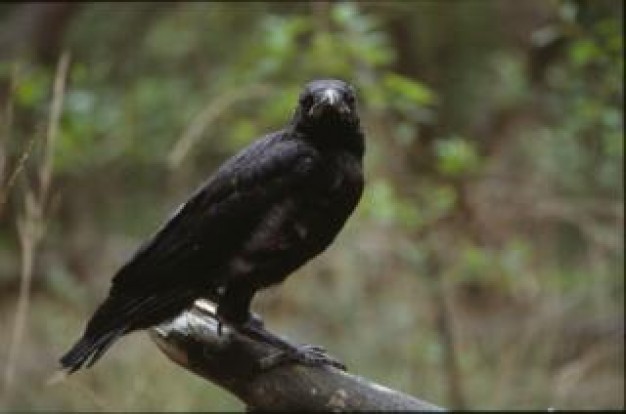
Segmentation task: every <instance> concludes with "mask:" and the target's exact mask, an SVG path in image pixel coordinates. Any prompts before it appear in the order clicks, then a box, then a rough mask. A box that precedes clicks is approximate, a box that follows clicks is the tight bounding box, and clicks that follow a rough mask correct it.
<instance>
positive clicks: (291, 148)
mask: <svg viewBox="0 0 626 414" xmlns="http://www.w3.org/2000/svg"><path fill="white" fill-rule="evenodd" d="M356 105H357V104H356V94H355V91H354V89H353V87H352V86H351V85H349V84H348V83H346V82H344V81H341V80H336V79H325V80H314V81H312V82H309V83H308V84H307V85H306V86H305V88H304V90H303V91H302V93H301V94H300V97H299V101H298V104H297V107H296V110H295V113H294V114H293V116H292V119H291V121H290V122H289V123H288V124H287V126H286V127H285V128H284V129H282V130H280V131H277V132H274V133H270V134H268V135H266V136H264V137H262V138H260V139H258V140H256V141H254V142H253V143H252V144H251V145H249V146H248V147H247V148H244V149H243V150H242V151H240V152H239V153H238V154H236V155H234V156H233V157H232V158H230V159H229V160H227V161H226V162H225V163H224V164H222V166H221V167H220V168H218V170H217V171H216V172H215V173H214V174H213V175H212V176H211V177H210V178H209V179H208V180H207V181H206V182H205V183H204V184H203V185H202V186H201V187H200V188H199V189H198V190H196V192H195V193H193V195H192V196H191V198H190V199H189V201H187V202H186V203H184V204H183V205H181V206H180V207H179V208H178V209H177V211H176V212H175V213H174V214H173V215H172V216H171V217H170V218H169V220H167V222H166V223H165V224H164V225H163V226H162V227H161V228H160V229H159V230H158V231H157V232H156V234H154V235H153V236H152V237H151V238H150V239H149V240H148V241H147V242H145V243H144V244H143V245H142V246H140V247H139V249H138V250H137V251H136V252H135V254H134V255H133V256H132V258H131V259H130V260H129V261H128V262H126V263H125V264H124V265H123V266H122V267H121V268H120V269H119V270H118V272H117V273H116V274H115V276H114V277H113V280H112V284H111V287H110V290H109V295H108V297H107V298H106V300H105V301H104V302H103V303H102V304H101V305H100V306H99V307H98V308H97V310H96V311H95V313H94V314H93V316H92V317H91V319H90V320H89V322H88V323H87V326H86V328H85V330H84V334H83V336H82V338H81V339H80V340H79V341H78V342H77V343H76V344H75V345H74V346H73V347H72V348H71V349H70V350H69V352H67V353H66V354H65V355H64V356H63V357H62V358H61V359H60V363H61V368H62V369H63V370H64V371H65V372H66V373H72V372H74V371H76V370H78V369H80V368H81V367H83V365H85V366H86V367H90V366H91V365H93V364H94V363H95V362H96V361H97V360H98V359H99V358H100V357H101V356H102V354H103V353H104V352H106V350H107V349H108V348H109V347H110V346H111V345H112V344H113V343H114V342H115V341H116V340H117V339H119V338H120V337H121V336H122V335H125V334H127V333H129V332H132V331H136V330H140V329H146V328H149V327H151V326H153V325H157V324H159V323H162V322H164V321H166V320H168V319H170V318H173V317H174V316H176V315H177V314H179V313H181V312H182V311H183V310H185V309H186V308H188V307H190V306H191V305H192V304H193V302H194V301H195V300H196V299H198V298H208V299H209V300H211V301H213V302H215V303H216V305H217V317H218V319H219V321H220V324H222V323H223V324H226V325H228V326H230V327H233V328H234V329H236V330H237V331H238V332H241V333H243V334H245V335H248V336H250V337H254V338H257V339H260V340H264V341H267V342H269V343H271V344H274V345H275V346H277V347H278V348H279V349H281V350H283V351H284V352H285V355H287V356H288V358H289V359H290V360H295V361H299V362H302V363H307V364H312V365H315V364H325V363H332V361H334V360H332V359H331V358H330V357H326V356H325V355H324V354H323V353H320V350H321V348H319V347H314V346H309V345H304V346H296V345H292V344H290V343H288V342H287V341H286V340H283V339H280V338H278V337H276V336H273V335H272V334H270V333H269V332H267V331H265V330H264V329H263V328H262V324H260V323H259V320H258V318H256V317H255V316H253V315H252V314H251V312H250V303H251V301H252V298H253V296H254V294H255V293H256V292H257V291H258V290H259V289H263V288H266V287H268V286H271V285H275V284H278V283H280V282H282V281H283V280H284V279H285V278H286V277H287V276H289V275H290V274H291V273H292V272H294V271H295V270H296V269H298V268H299V267H300V266H302V265H303V264H304V263H306V262H307V261H308V260H310V259H311V258H313V257H315V256H316V255H318V254H320V253H321V252H322V251H324V250H325V249H326V248H327V247H328V246H329V245H330V244H331V243H332V242H333V240H334V239H335V237H336V236H337V234H338V233H339V231H340V230H341V228H342V227H343V225H344V223H345V222H346V220H347V219H348V217H349V216H350V214H351V213H352V212H353V210H354V209H355V207H356V205H357V204H358V202H359V199H360V197H361V193H362V191H363V185H364V179H363V155H364V152H365V143H364V141H365V140H364V134H363V132H362V129H361V127H360V122H359V116H358V114H357V107H356ZM220 326H221V325H220Z"/></svg>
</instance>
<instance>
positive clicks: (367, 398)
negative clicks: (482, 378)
mask: <svg viewBox="0 0 626 414" xmlns="http://www.w3.org/2000/svg"><path fill="white" fill-rule="evenodd" d="M217 325H218V323H217V319H216V316H215V307H214V305H213V304H211V303H210V302H207V301H204V300H200V301H196V303H195V305H194V306H193V307H192V309H190V310H188V311H185V312H184V313H182V314H181V315H179V316H178V317H177V318H175V319H173V320H172V321H170V322H166V323H164V324H162V325H160V326H158V327H155V328H152V329H151V331H150V335H151V337H152V339H153V340H154V341H155V342H156V344H157V345H158V346H159V348H160V349H161V351H163V352H164V353H165V355H167V357H168V358H170V359H171V360H172V361H174V362H176V363H177V364H179V365H181V366H182V367H183V368H185V369H188V370H189V371H191V372H193V373H195V374H196V375H199V376H201V377H203V378H205V379H207V380H209V381H211V382H213V383H215V384H217V385H219V386H221V387H222V388H224V389H226V390H227V391H229V392H231V393H232V394H234V395H235V396H237V397H238V398H239V399H240V400H241V401H243V402H244V403H245V404H246V405H247V407H248V409H249V410H252V411H256V410H262V411H265V410H281V411H283V410H284V411H296V410H298V411H354V410H366V411H382V410H394V411H398V410H407V411H442V410H443V409H442V408H440V407H437V406H434V405H432V404H430V403H427V402H424V401H421V400H418V399H417V398H414V397H412V396H409V395H406V394H403V393H401V392H398V391H395V390H391V389H389V388H387V387H384V386H382V385H378V384H376V383H373V382H371V381H369V380H366V379H363V378H360V377H357V376H355V375H352V374H348V373H346V372H343V371H340V370H338V369H335V368H332V367H327V366H325V367H309V366H303V365H299V364H284V365H279V366H276V367H275V368H272V369H269V370H260V369H259V361H260V360H262V359H264V358H272V357H273V356H274V355H276V353H277V350H276V349H275V348H273V347H272V346H271V345H268V344H265V343H262V342H258V341H255V340H253V339H250V338H248V337H246V336H243V335H240V334H238V333H237V332H236V331H234V330H231V329H228V328H227V327H224V329H223V331H222V334H221V335H218V333H217Z"/></svg>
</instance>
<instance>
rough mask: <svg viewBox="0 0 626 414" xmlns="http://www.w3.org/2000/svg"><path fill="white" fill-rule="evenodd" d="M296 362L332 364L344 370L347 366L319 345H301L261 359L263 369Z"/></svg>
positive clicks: (312, 364)
mask: <svg viewBox="0 0 626 414" xmlns="http://www.w3.org/2000/svg"><path fill="white" fill-rule="evenodd" d="M290 362H295V363H300V364H302V365H307V366H311V367H319V366H322V365H330V366H332V367H335V368H337V369H340V370H342V371H345V370H346V366H345V365H344V364H343V363H341V362H340V361H338V360H337V359H335V358H333V357H331V356H330V355H328V354H327V353H326V350H325V349H324V348H322V347H320V346H317V345H301V346H299V347H297V348H295V349H294V350H286V351H279V352H277V353H275V354H272V355H269V356H267V357H265V358H263V359H261V360H260V361H259V365H260V367H261V369H262V370H268V369H271V368H274V367H275V366H278V365H282V364H286V363H290Z"/></svg>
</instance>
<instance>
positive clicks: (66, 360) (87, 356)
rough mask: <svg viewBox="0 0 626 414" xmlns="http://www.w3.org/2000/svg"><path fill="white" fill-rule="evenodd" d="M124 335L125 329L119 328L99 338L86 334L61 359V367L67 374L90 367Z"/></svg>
mask: <svg viewBox="0 0 626 414" xmlns="http://www.w3.org/2000/svg"><path fill="white" fill-rule="evenodd" d="M124 333H126V328H125V327H121V328H117V329H114V330H111V331H109V332H106V333H104V334H102V335H99V336H92V335H89V334H87V333H85V335H84V336H83V337H82V338H81V339H80V340H79V341H78V342H77V343H76V344H74V346H73V347H72V349H70V350H69V351H68V352H67V353H66V354H65V355H64V356H63V357H61V359H60V362H61V367H62V368H63V370H67V372H68V373H69V374H71V373H72V372H74V371H76V370H78V369H80V368H81V367H82V366H83V365H85V364H86V366H87V367H90V366H92V365H93V364H95V363H96V361H98V359H99V358H100V357H101V356H102V354H104V353H105V352H106V350H107V349H109V347H110V346H111V345H113V343H114V342H115V341H116V340H117V339H118V338H119V337H120V336H122V335H123V334H124Z"/></svg>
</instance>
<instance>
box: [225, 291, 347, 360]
mask: <svg viewBox="0 0 626 414" xmlns="http://www.w3.org/2000/svg"><path fill="white" fill-rule="evenodd" d="M254 293H255V291H254V290H251V289H249V288H247V287H241V286H237V285H230V286H229V287H227V288H226V292H225V293H224V296H223V297H222V298H221V300H220V303H219V306H218V308H217V316H218V318H219V319H220V321H223V322H225V323H227V324H229V325H230V326H232V327H233V328H235V329H236V330H237V332H239V333H241V334H243V335H246V336H247V337H249V338H252V339H256V340H259V341H261V342H265V343H267V344H269V345H272V346H274V347H275V348H278V350H279V352H278V353H276V354H273V355H270V356H268V357H266V358H263V359H262V360H261V361H259V365H260V367H261V369H270V368H272V367H274V366H276V365H280V364H283V363H287V362H299V363H302V364H304V365H309V366H320V365H332V366H334V367H336V368H339V369H343V370H345V366H344V365H343V364H342V363H341V362H339V361H337V360H336V359H334V358H332V357H331V356H329V355H327V354H326V351H325V350H324V348H322V347H319V346H314V345H295V344H292V343H290V342H288V341H287V340H285V339H283V338H281V337H279V336H277V335H275V334H273V333H271V332H269V331H267V330H266V329H265V328H264V327H263V321H262V320H261V319H260V318H259V317H257V316H256V315H253V314H251V313H250V302H251V301H252V297H253V296H254ZM218 329H220V330H221V328H219V327H218Z"/></svg>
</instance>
